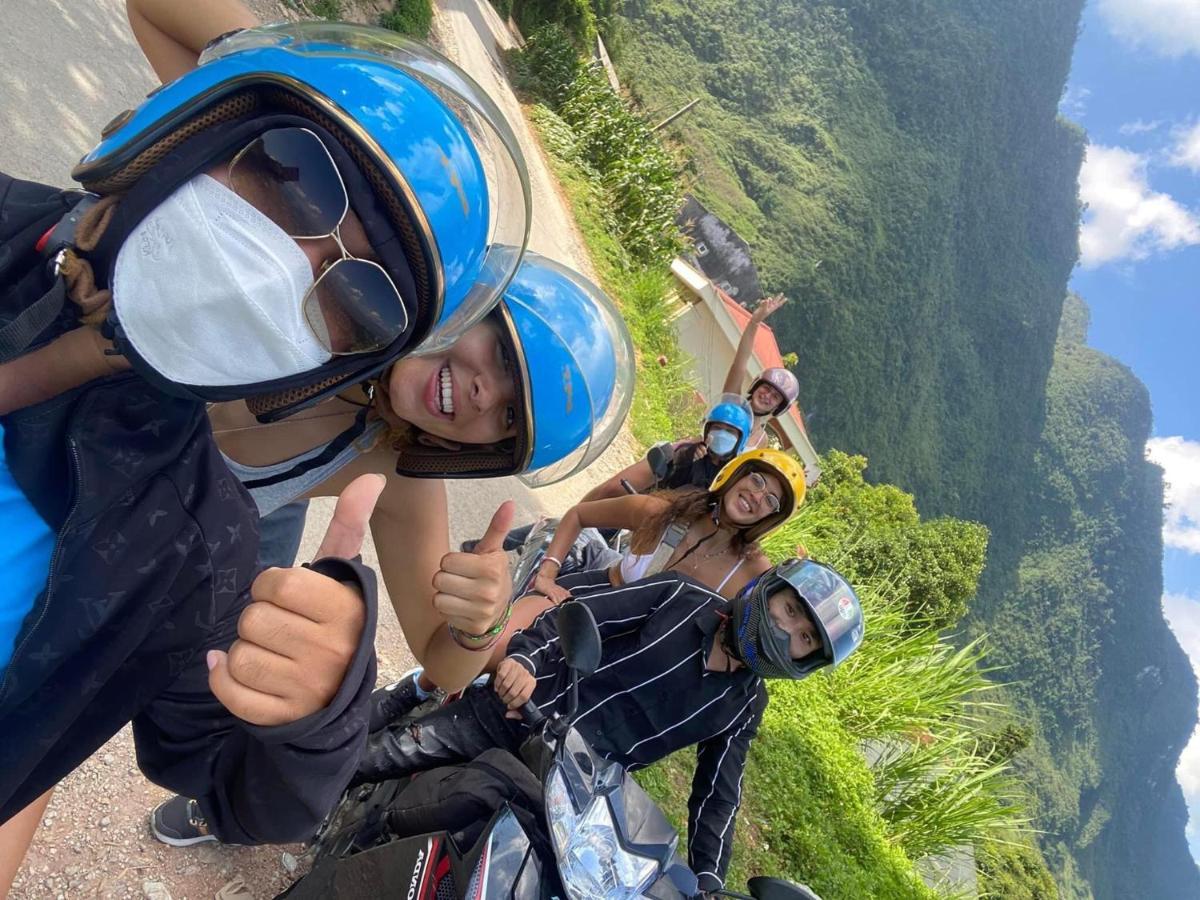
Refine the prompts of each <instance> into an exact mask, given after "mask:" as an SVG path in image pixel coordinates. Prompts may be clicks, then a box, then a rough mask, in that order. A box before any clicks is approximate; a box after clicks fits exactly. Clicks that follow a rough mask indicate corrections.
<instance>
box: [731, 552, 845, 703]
mask: <svg viewBox="0 0 1200 900" xmlns="http://www.w3.org/2000/svg"><path fill="white" fill-rule="evenodd" d="M783 589H788V590H790V591H792V592H793V594H794V595H795V596H796V597H797V598H798V599H799V601H800V603H801V604H802V605H803V607H804V609H805V610H806V612H807V613H808V616H809V618H810V619H811V620H812V622H813V624H814V625H815V626H816V628H817V632H818V633H819V634H820V636H821V647H820V649H818V650H814V651H813V652H812V653H809V654H808V655H807V656H804V657H801V658H800V659H794V658H792V656H791V652H790V638H789V637H788V634H787V633H786V632H785V631H783V630H782V629H781V628H779V627H778V626H777V625H776V624H775V622H774V620H773V619H772V618H771V615H770V612H769V609H768V603H769V601H770V598H771V597H772V595H774V594H776V593H778V592H779V591H780V590H783ZM732 603H733V610H732V614H731V615H730V618H729V622H728V624H727V626H726V628H727V630H726V635H725V646H726V647H727V649H728V650H729V651H730V653H731V654H732V655H733V656H734V657H735V658H736V659H738V660H739V661H740V662H742V663H744V664H745V665H746V666H748V667H749V668H750V669H751V670H752V671H754V672H755V673H756V674H758V675H760V676H762V677H763V678H791V679H801V678H805V677H807V676H808V675H810V674H812V673H813V672H815V671H816V670H817V669H820V668H824V667H825V666H836V665H838V664H839V663H841V662H842V661H844V660H845V659H846V657H848V656H849V655H850V654H851V653H853V652H854V651H855V650H856V649H858V646H859V644H861V643H862V640H863V633H864V632H863V612H862V604H861V603H860V602H859V599H858V595H857V594H856V593H855V592H854V588H852V587H851V586H850V583H849V582H848V581H847V580H846V579H845V578H843V577H842V575H840V574H839V573H838V572H837V571H836V570H834V569H833V568H831V567H830V566H827V565H825V564H824V563H819V562H816V561H815V560H811V559H787V560H784V561H783V562H781V563H779V564H778V565H776V566H774V567H773V568H771V569H768V570H767V571H766V572H764V573H763V574H762V575H761V576H759V577H758V578H757V579H756V580H755V581H752V582H751V583H750V584H748V585H746V587H745V588H743V589H742V591H741V593H739V594H738V596H737V597H735V598H734V600H733V601H732Z"/></svg>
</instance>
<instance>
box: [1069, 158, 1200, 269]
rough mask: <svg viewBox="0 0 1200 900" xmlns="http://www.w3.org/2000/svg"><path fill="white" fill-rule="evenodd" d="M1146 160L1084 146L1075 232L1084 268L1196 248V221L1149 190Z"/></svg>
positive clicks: (1199, 223)
mask: <svg viewBox="0 0 1200 900" xmlns="http://www.w3.org/2000/svg"><path fill="white" fill-rule="evenodd" d="M1146 161H1147V160H1146V157H1145V156H1143V155H1142V154H1139V153H1134V152H1133V151H1131V150H1125V149H1123V148H1121V147H1105V146H1103V145H1100V144H1092V145H1091V146H1090V147H1088V150H1087V156H1086V157H1085V158H1084V161H1083V167H1082V168H1081V169H1080V170H1079V197H1080V199H1081V200H1082V201H1083V202H1084V203H1086V204H1087V207H1088V209H1087V213H1086V214H1085V216H1084V221H1083V227H1082V228H1081V229H1080V232H1079V253H1080V263H1081V264H1082V265H1083V267H1084V268H1085V269H1091V268H1095V267H1097V266H1101V265H1104V264H1105V263H1109V262H1116V261H1119V260H1126V259H1132V260H1139V259H1146V258H1147V257H1148V256H1150V255H1152V254H1154V253H1161V252H1164V251H1167V250H1174V249H1176V248H1179V247H1185V246H1189V245H1192V244H1200V218H1197V216H1196V214H1195V213H1193V212H1192V211H1191V210H1189V209H1188V208H1187V207H1185V206H1183V205H1182V204H1180V203H1179V202H1178V201H1176V200H1175V199H1174V198H1173V197H1171V196H1170V195H1169V194H1163V193H1160V192H1157V191H1153V190H1151V189H1150V183H1149V181H1148V180H1147V175H1146Z"/></svg>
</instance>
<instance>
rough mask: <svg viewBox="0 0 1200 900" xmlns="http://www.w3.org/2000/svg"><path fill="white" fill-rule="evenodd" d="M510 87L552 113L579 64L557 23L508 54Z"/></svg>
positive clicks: (538, 32)
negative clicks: (544, 104)
mask: <svg viewBox="0 0 1200 900" xmlns="http://www.w3.org/2000/svg"><path fill="white" fill-rule="evenodd" d="M507 60H508V67H509V72H510V73H511V75H512V82H513V86H514V87H515V88H516V89H517V90H519V91H521V92H523V93H525V94H528V95H530V96H532V97H534V98H536V99H538V100H540V101H542V102H543V103H546V104H547V105H549V106H550V107H551V108H553V109H557V108H558V107H560V106H561V105H562V104H563V101H565V100H566V99H567V92H568V91H569V90H570V89H571V84H572V83H573V82H574V81H575V78H576V76H577V75H578V74H579V70H580V68H582V63H581V62H580V59H579V52H578V51H577V50H576V49H575V47H574V45H573V44H572V43H571V40H570V37H569V35H568V34H567V33H566V31H565V30H564V29H563V27H562V26H561V25H559V24H558V23H557V22H551V23H550V24H549V25H543V26H542V27H541V28H539V29H538V30H537V31H535V32H534V33H533V34H531V35H530V36H529V37H528V38H527V39H526V41H525V47H524V48H523V49H521V50H518V51H514V52H511V53H509V54H508V57H507Z"/></svg>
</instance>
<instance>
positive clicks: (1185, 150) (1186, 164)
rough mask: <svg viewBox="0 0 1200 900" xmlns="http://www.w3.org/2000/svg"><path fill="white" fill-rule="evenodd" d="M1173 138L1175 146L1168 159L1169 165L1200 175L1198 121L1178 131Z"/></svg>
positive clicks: (1199, 127)
mask: <svg viewBox="0 0 1200 900" xmlns="http://www.w3.org/2000/svg"><path fill="white" fill-rule="evenodd" d="M1174 137H1175V146H1174V147H1172V148H1171V153H1170V157H1169V161H1170V163H1171V165H1173V166H1180V167H1181V168H1185V169H1191V170H1192V171H1193V172H1196V173H1198V174H1200V121H1198V122H1196V124H1194V125H1192V126H1191V127H1189V128H1180V129H1178V130H1177V131H1176V132H1175V134H1174Z"/></svg>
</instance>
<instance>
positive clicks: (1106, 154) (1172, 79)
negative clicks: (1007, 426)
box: [1061, 0, 1200, 860]
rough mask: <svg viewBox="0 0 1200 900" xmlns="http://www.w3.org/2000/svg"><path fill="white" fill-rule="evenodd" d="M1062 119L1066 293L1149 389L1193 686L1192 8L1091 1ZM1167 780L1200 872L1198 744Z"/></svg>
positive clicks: (1196, 647)
mask: <svg viewBox="0 0 1200 900" xmlns="http://www.w3.org/2000/svg"><path fill="white" fill-rule="evenodd" d="M1061 108H1062V112H1063V113H1064V114H1065V115H1067V116H1068V117H1070V118H1071V119H1074V120H1075V121H1076V122H1079V123H1080V124H1081V125H1082V126H1083V127H1084V128H1085V129H1087V132H1088V138H1089V141H1090V144H1089V147H1088V155H1087V159H1086V161H1085V162H1084V165H1083V170H1082V171H1081V172H1080V178H1079V187H1080V197H1081V199H1082V200H1083V201H1084V203H1086V204H1087V205H1088V209H1087V212H1085V214H1084V219H1083V226H1082V230H1081V232H1080V251H1081V259H1080V265H1079V267H1078V268H1077V269H1076V270H1075V274H1074V276H1073V278H1072V281H1071V286H1072V288H1073V289H1074V290H1075V291H1076V292H1078V293H1079V294H1080V295H1081V296H1082V297H1083V298H1084V299H1085V300H1086V301H1087V302H1088V305H1089V306H1090V307H1091V309H1092V328H1091V332H1090V336H1089V343H1090V344H1092V345H1093V346H1095V347H1097V348H1099V349H1101V350H1103V351H1105V352H1106V353H1109V354H1111V355H1112V356H1115V357H1116V358H1117V359H1119V360H1121V361H1122V362H1124V363H1125V364H1127V365H1128V366H1130V367H1131V368H1132V369H1133V371H1134V372H1135V373H1136V374H1137V375H1138V377H1139V378H1141V380H1142V381H1143V382H1145V384H1146V386H1147V387H1148V388H1149V389H1150V397H1151V401H1152V403H1153V405H1154V437H1153V438H1152V439H1151V441H1150V444H1149V446H1148V447H1147V451H1148V453H1149V455H1150V457H1151V458H1152V459H1153V460H1155V461H1156V462H1158V463H1159V464H1160V465H1162V466H1163V468H1164V470H1165V471H1166V479H1167V482H1168V486H1167V502H1168V504H1169V506H1168V509H1167V511H1166V513H1165V516H1164V527H1163V537H1164V542H1165V545H1166V550H1165V556H1164V560H1163V576H1164V589H1165V592H1166V593H1165V596H1164V597H1163V610H1164V613H1165V614H1166V617H1167V621H1168V622H1170V623H1171V627H1172V628H1173V629H1174V630H1175V633H1176V635H1178V637H1179V640H1180V643H1181V644H1182V645H1183V647H1184V649H1185V650H1186V651H1187V652H1188V655H1189V656H1190V657H1191V660H1192V665H1193V667H1194V668H1195V669H1196V670H1197V673H1198V674H1200V402H1197V397H1196V392H1197V380H1198V379H1197V375H1198V374H1200V0H1090V2H1089V4H1088V7H1087V9H1086V10H1085V12H1084V19H1083V31H1082V34H1081V35H1080V38H1079V43H1078V44H1077V45H1076V48H1075V58H1074V61H1073V64H1072V69H1071V78H1070V81H1069V83H1068V86H1067V91H1066V93H1065V95H1064V97H1063V100H1062V105H1061ZM1176 774H1177V775H1178V777H1179V781H1180V784H1181V785H1182V786H1183V790H1184V794H1185V796H1186V797H1187V800H1188V807H1189V810H1190V811H1191V823H1190V824H1189V826H1188V840H1189V843H1190V845H1191V847H1192V855H1193V856H1194V857H1196V858H1197V859H1198V860H1200V732H1198V734H1197V735H1194V736H1193V738H1192V742H1191V743H1190V744H1189V745H1188V748H1187V750H1185V751H1184V754H1183V758H1182V759H1181V760H1180V764H1179V768H1178V770H1177V773H1176Z"/></svg>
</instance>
